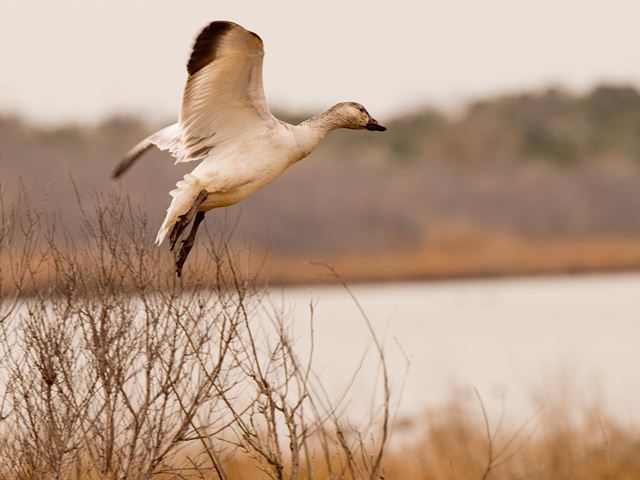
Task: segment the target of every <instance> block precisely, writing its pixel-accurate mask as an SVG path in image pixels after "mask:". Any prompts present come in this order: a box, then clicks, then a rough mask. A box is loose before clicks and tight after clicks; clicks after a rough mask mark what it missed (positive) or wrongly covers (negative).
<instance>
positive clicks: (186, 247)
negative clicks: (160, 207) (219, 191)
mask: <svg viewBox="0 0 640 480" xmlns="http://www.w3.org/2000/svg"><path fill="white" fill-rule="evenodd" d="M202 220H204V212H197V213H196V218H195V220H194V221H193V225H192V226H191V231H190V232H189V236H188V237H187V238H185V239H184V240H182V242H180V253H178V258H177V259H176V274H177V275H178V277H180V276H181V275H182V266H183V265H184V262H185V261H186V260H187V257H188V256H189V252H190V251H191V247H193V242H194V240H195V239H196V232H197V231H198V227H199V226H200V223H202Z"/></svg>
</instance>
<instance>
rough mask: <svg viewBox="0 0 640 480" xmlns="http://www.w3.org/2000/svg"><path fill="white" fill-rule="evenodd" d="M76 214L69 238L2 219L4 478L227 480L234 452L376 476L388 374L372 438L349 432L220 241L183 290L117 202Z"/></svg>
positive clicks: (301, 467) (303, 474) (286, 473)
mask: <svg viewBox="0 0 640 480" xmlns="http://www.w3.org/2000/svg"><path fill="white" fill-rule="evenodd" d="M25 198H26V197H25ZM2 206H4V205H2ZM78 211H79V212H80V215H81V216H82V223H83V229H82V234H81V235H80V236H78V235H73V236H72V235H69V234H68V233H67V232H66V231H65V229H64V227H63V226H62V225H61V223H60V222H59V220H57V218H51V217H49V221H45V219H44V218H43V217H42V216H39V215H38V214H37V213H34V212H33V211H32V210H31V209H30V208H29V207H28V205H27V206H26V209H25V211H23V212H22V213H18V209H10V211H9V215H8V216H7V217H5V216H4V213H3V217H2V220H3V222H2V225H0V227H2V230H1V231H0V235H1V236H0V248H7V246H8V247H10V248H12V249H13V250H12V252H15V253H12V255H13V258H12V259H11V261H10V262H9V267H8V272H9V273H8V276H7V277H4V276H3V278H10V279H11V281H12V282H13V285H14V287H15V288H14V289H13V292H14V293H13V295H12V296H11V297H10V298H7V299H3V303H2V309H3V310H2V312H4V318H6V319H11V320H12V321H11V322H8V323H6V325H9V324H11V325H12V327H11V328H5V329H4V336H3V338H2V351H3V355H4V362H3V363H2V365H1V366H0V372H1V374H2V383H1V385H0V388H2V389H3V390H4V392H5V397H6V404H7V407H6V410H7V411H6V420H5V424H4V430H3V431H2V444H1V446H0V447H1V448H2V452H0V453H1V454H2V456H3V458H4V459H5V461H3V463H2V466H1V467H0V475H2V476H3V477H5V478H16V479H17V478H21V479H47V478H51V479H66V478H100V479H125V478H136V479H137V478H152V477H158V476H161V477H162V478H165V477H166V478H187V477H190V478H211V477H212V476H213V477H216V476H217V477H218V478H222V479H227V478H230V477H229V474H228V472H227V470H228V465H229V464H230V462H233V461H234V459H235V458H236V457H237V455H238V454H240V455H244V456H245V457H246V458H249V459H251V461H252V462H253V464H254V465H255V466H256V467H257V468H259V469H260V470H262V471H263V472H264V473H265V474H267V475H268V476H269V477H271V478H274V479H284V478H287V479H297V478H371V479H374V478H380V476H381V461H382V456H383V452H384V448H385V445H386V443H387V431H388V416H389V415H388V409H389V401H388V397H389V392H388V382H387V377H386V370H385V377H384V381H385V388H384V396H383V399H382V401H381V403H382V407H381V408H382V410H383V412H384V414H383V420H382V422H381V423H380V425H378V427H381V431H379V432H377V431H376V430H375V428H376V425H377V424H376V423H374V424H372V425H369V426H365V428H363V429H361V428H353V427H347V425H348V421H347V419H346V418H343V417H341V415H340V411H339V409H338V407H339V406H340V401H338V402H336V401H334V400H333V399H331V398H330V397H329V396H328V395H327V394H326V393H325V390H324V388H323V386H322V384H321V383H320V382H319V381H318V380H317V378H316V376H315V375H314V374H313V365H312V356H311V355H310V356H309V357H308V358H305V359H301V358H300V357H299V356H298V355H297V353H296V352H295V349H294V337H293V334H292V333H291V331H290V325H289V323H288V321H287V320H286V318H285V317H284V316H283V315H281V314H280V313H279V312H278V311H276V310H273V309H271V308H270V307H269V305H268V303H266V302H264V296H265V294H266V291H265V290H264V289H263V288H261V287H259V286H258V284H257V282H256V281H255V279H254V278H251V277H249V276H247V274H246V273H245V270H246V269H244V268H241V267H242V265H241V264H239V263H238V261H237V259H236V258H235V256H234V254H233V252H231V251H230V250H229V248H228V247H227V243H226V242H225V241H224V239H222V240H220V239H219V238H215V237H211V238H210V244H209V248H208V249H207V251H206V253H204V254H202V252H200V253H201V255H200V256H199V257H198V258H197V263H196V264H194V268H192V269H191V271H190V278H189V279H188V281H186V282H182V281H178V280H177V279H175V278H174V277H173V275H171V273H170V272H171V270H172V264H173V262H172V261H171V260H170V259H169V258H168V255H167V254H166V253H163V251H161V250H159V249H156V248H153V247H151V245H150V240H149V235H148V231H147V224H146V220H145V216H144V215H143V214H142V213H141V212H139V211H137V210H136V209H135V208H134V207H132V206H131V205H130V204H129V203H128V202H127V201H126V200H124V199H122V198H119V197H118V196H117V195H114V196H112V197H109V198H106V199H104V198H96V199H95V202H94V205H93V206H92V207H91V208H87V207H86V205H85V204H84V203H83V202H82V201H80V200H78ZM2 212H4V209H3V210H2ZM16 228H19V232H18V233H19V234H20V238H21V239H22V240H21V242H22V243H21V245H20V248H17V245H16V241H15V238H17V237H16V236H15V235H16ZM2 253H3V252H2ZM5 271H6V270H5ZM212 272H215V274H213V275H212ZM27 282H30V283H29V285H27ZM26 292H29V296H26V295H25V294H26ZM259 310H262V311H267V312H268V313H269V314H268V315H267V316H266V318H267V321H263V322H260V316H258V314H257V313H258V311H259ZM310 333H311V335H313V329H312V328H311V329H310ZM372 335H373V336H374V338H375V333H374V332H373V331H372ZM375 342H376V345H378V347H379V353H380V361H381V362H382V364H383V366H384V355H383V351H382V346H381V345H380V343H379V342H378V340H377V339H375ZM370 437H373V438H374V439H375V440H374V441H371V440H369V438H370ZM320 465H322V467H320Z"/></svg>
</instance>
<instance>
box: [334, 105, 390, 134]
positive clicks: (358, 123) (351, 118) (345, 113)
mask: <svg viewBox="0 0 640 480" xmlns="http://www.w3.org/2000/svg"><path fill="white" fill-rule="evenodd" d="M330 111H331V114H332V115H333V116H334V117H335V118H336V120H337V121H338V123H339V126H340V127H341V128H350V129H353V130H370V131H374V132H384V131H385V130H386V129H387V127H385V126H383V125H380V124H379V123H378V121H377V120H376V119H374V118H373V117H372V116H371V115H369V112H367V109H366V108H364V107H363V106H362V105H360V104H359V103H356V102H342V103H338V104H337V105H334V106H333V107H331V109H330Z"/></svg>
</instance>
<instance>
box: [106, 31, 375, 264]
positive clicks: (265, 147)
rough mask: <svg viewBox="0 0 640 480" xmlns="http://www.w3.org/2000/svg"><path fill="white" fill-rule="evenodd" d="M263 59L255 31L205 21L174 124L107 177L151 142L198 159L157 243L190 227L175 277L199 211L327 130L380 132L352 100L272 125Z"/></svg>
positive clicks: (280, 164) (230, 197) (236, 195)
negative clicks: (297, 120) (295, 121)
mask: <svg viewBox="0 0 640 480" xmlns="http://www.w3.org/2000/svg"><path fill="white" fill-rule="evenodd" d="M263 56H264V49H263V43H262V40H261V39H260V37H259V36H258V35H256V34H255V33H253V32H250V31H248V30H245V29H244V28H243V27H241V26H240V25H238V24H236V23H233V22H227V21H215V22H212V23H210V24H209V25H208V26H207V27H205V28H204V29H203V30H202V32H200V34H199V35H198V37H197V38H196V41H195V43H194V46H193V50H192V52H191V57H190V58H189V63H188V64H187V72H188V74H189V76H188V78H187V82H186V85H185V87H184V92H183V95H182V107H181V109H180V117H179V121H178V122H177V123H174V124H173V125H169V126H168V127H165V128H163V129H162V130H159V131H158V132H156V133H153V134H152V135H150V136H148V137H147V138H145V139H144V140H142V141H141V142H140V143H138V144H137V145H136V146H135V147H133V148H132V149H131V150H130V151H129V152H127V154H126V155H125V157H124V158H123V160H122V161H121V162H120V163H119V164H118V166H117V167H116V169H115V171H114V173H113V177H119V176H120V175H122V174H123V173H124V172H125V171H126V170H127V169H128V168H129V167H131V165H132V164H133V163H134V162H135V161H136V160H137V159H138V158H139V157H140V156H141V155H142V154H143V153H144V152H146V151H147V150H148V149H149V148H151V147H152V146H153V145H155V146H156V147H158V148H159V149H160V150H167V151H169V152H170V153H171V155H173V156H174V157H175V159H176V163H178V162H192V161H199V162H200V163H199V165H198V166H197V167H196V168H195V169H194V170H193V171H192V172H191V173H188V174H186V175H185V176H184V179H183V180H181V181H179V182H178V183H177V184H176V187H177V188H176V189H174V190H172V191H171V192H170V195H171V196H172V197H173V200H172V201H171V204H170V205H169V208H168V209H167V215H166V217H165V219H164V222H163V223H162V226H161V227H160V230H159V232H158V236H157V238H156V243H157V244H158V245H160V244H161V243H162V241H163V240H164V238H165V237H166V235H167V234H169V242H170V248H171V250H173V249H174V247H175V245H176V242H177V241H178V239H179V238H180V236H181V235H182V233H183V231H184V230H185V228H186V227H187V226H188V225H189V224H190V223H191V222H193V226H192V227H191V231H190V233H189V235H188V236H187V237H186V238H185V239H184V240H182V242H181V248H180V252H179V253H178V255H177V258H176V273H177V275H178V276H180V275H181V274H182V267H183V265H184V262H185V260H186V259H187V256H188V255H189V252H190V250H191V247H192V246H193V243H194V239H195V236H196V232H197V230H198V226H199V225H200V223H201V222H202V220H203V219H204V215H205V212H207V211H209V210H211V209H213V208H220V207H227V206H229V205H233V204H235V203H238V202H240V201H242V200H244V199H245V198H247V197H248V196H249V195H251V194H252V193H254V192H255V191H257V190H259V189H260V188H261V187H263V186H265V185H266V184H267V183H269V182H271V181H272V180H273V179H274V178H276V177H277V176H278V175H280V174H281V173H282V172H283V171H284V170H285V169H286V168H287V167H289V166H291V165H293V164H294V163H296V162H297V161H298V160H301V159H303V158H304V157H306V156H307V155H309V154H310V153H311V152H312V151H313V150H314V149H315V148H316V146H317V145H318V144H319V143H320V141H321V140H322V139H323V138H324V136H325V135H326V134H327V133H329V132H330V131H332V130H335V129H337V128H350V129H355V130H373V131H384V130H386V128H385V127H384V126H382V125H380V124H379V123H378V122H377V121H376V120H374V119H373V118H372V117H371V115H369V113H368V112H367V110H366V109H365V108H364V107H363V106H362V105H360V104H358V103H355V102H343V103H338V104H336V105H334V106H333V107H331V108H330V109H328V110H327V111H325V112H323V113H321V114H319V115H316V116H314V117H312V118H310V119H308V120H306V121H304V122H302V123H301V124H299V125H290V124H288V123H286V122H283V121H281V120H278V119H277V118H275V117H274V116H273V115H272V114H271V112H270V111H269V107H268V106H267V102H266V100H265V97H264V90H263V87H262V58H263Z"/></svg>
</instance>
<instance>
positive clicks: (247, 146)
mask: <svg viewBox="0 0 640 480" xmlns="http://www.w3.org/2000/svg"><path fill="white" fill-rule="evenodd" d="M300 155H301V152H300V151H299V148H298V147H297V144H296V139H295V137H294V135H293V134H292V133H291V131H290V129H288V128H286V127H285V126H284V125H282V124H280V123H278V124H277V125H274V126H273V127H270V128H269V129H266V130H264V131H263V132H260V133H258V134H257V135H255V136H253V137H250V138H244V139H242V140H241V141H239V142H237V143H236V144H235V145H234V146H233V147H227V148H226V149H225V151H216V149H215V148H214V149H213V150H212V155H211V156H210V157H209V158H207V159H205V160H204V161H203V162H202V163H201V164H200V165H198V167H196V168H195V169H194V171H193V172H192V174H193V175H194V176H195V177H196V178H197V179H198V180H199V182H200V183H201V184H202V185H203V187H204V188H205V189H206V190H207V191H208V192H209V196H208V197H207V200H206V201H205V202H204V203H203V204H202V205H201V209H202V210H210V209H212V208H218V207H226V206H229V205H233V204H235V203H238V202H240V201H241V200H244V199H245V198H246V197H248V196H249V195H251V194H252V193H254V192H255V191H257V190H259V189H260V188H262V187H263V186H265V185H266V184H268V183H269V182H271V181H272V180H273V179H275V178H276V177H277V176H278V175H280V174H281V173H282V172H283V171H284V170H285V169H286V168H287V167H288V166H289V165H291V164H292V163H294V162H295V161H297V160H299V159H300V158H301V157H300Z"/></svg>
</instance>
